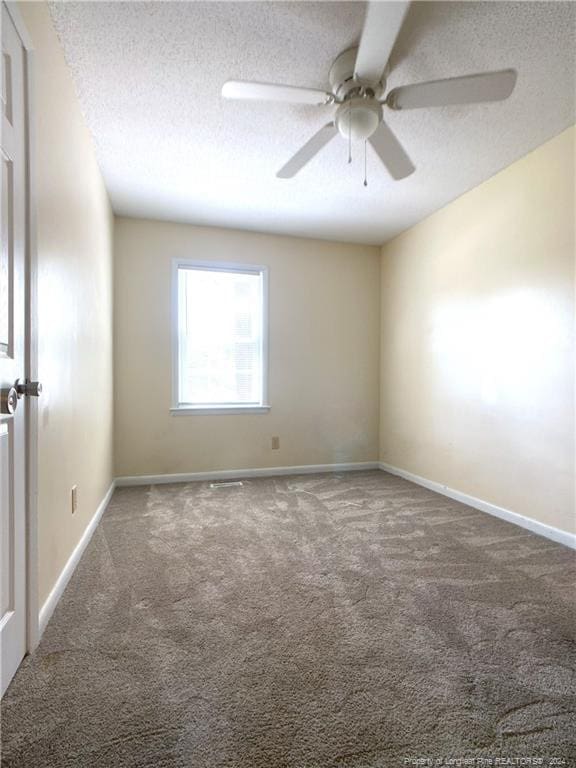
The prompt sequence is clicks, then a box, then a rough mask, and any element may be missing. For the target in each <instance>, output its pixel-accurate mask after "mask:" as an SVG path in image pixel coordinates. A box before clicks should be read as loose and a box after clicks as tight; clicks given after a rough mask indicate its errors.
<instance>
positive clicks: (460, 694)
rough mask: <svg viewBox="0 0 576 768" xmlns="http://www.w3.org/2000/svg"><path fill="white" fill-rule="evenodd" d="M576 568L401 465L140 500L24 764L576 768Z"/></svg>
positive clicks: (51, 645) (15, 745) (46, 693)
mask: <svg viewBox="0 0 576 768" xmlns="http://www.w3.org/2000/svg"><path fill="white" fill-rule="evenodd" d="M575 566H576V562H575V553H574V552H573V551H571V550H569V549H567V548H565V547H563V546H561V545H559V544H555V543H553V542H551V541H548V540H547V539H544V538H540V537H538V536H535V535H533V534H531V533H529V532H527V531H525V530H523V529H521V528H518V527H515V526H513V525H510V524H508V523H505V522H502V521H500V520H498V519H496V518H492V517H490V516H489V515H486V514H484V513H482V512H478V511H476V510H474V509H471V508H469V507H466V506H464V505H462V504H459V503H457V502H454V501H451V500H450V499H447V498H445V497H443V496H439V495H437V494H434V493H432V492H431V491H428V490H426V489H423V488H420V487H418V486H415V485H413V484H411V483H409V482H407V481H405V480H402V479H400V478H397V477H393V476H391V475H389V474H386V473H383V472H377V471H374V472H355V473H346V474H324V475H306V476H294V477H278V478H265V479H255V480H248V481H246V480H245V481H244V482H243V485H242V486H239V487H229V488H219V489H211V488H210V487H209V484H208V483H188V484H178V485H176V484H175V485H163V486H152V487H150V486H147V487H138V488H122V489H119V490H117V491H116V492H115V494H114V496H113V498H112V501H111V503H110V505H109V507H108V510H107V511H106V513H105V515H104V517H103V519H102V522H101V523H100V525H99V527H98V529H97V531H96V533H95V534H94V536H93V538H92V541H91V542H90V544H89V546H88V548H87V550H86V552H85V554H84V556H83V558H82V561H81V563H80V565H79V567H78V569H77V571H76V573H75V574H74V576H73V578H72V580H71V582H70V584H69V586H68V588H67V590H66V592H65V594H64V596H63V598H62V600H61V601H60V603H59V605H58V607H57V609H56V612H55V613H54V616H53V618H52V621H51V622H50V624H49V626H48V628H47V630H46V632H45V635H44V638H43V640H42V643H41V645H40V647H39V649H38V651H37V652H36V653H35V654H34V655H33V656H32V657H28V658H26V659H25V660H24V662H23V664H22V667H21V668H20V670H19V672H18V673H17V675H16V677H15V679H14V681H13V683H12V685H11V686H10V688H9V690H8V692H7V694H6V696H5V699H4V700H3V702H2V713H1V715H2V741H3V744H2V765H3V766H6V768H8V767H10V768H17V767H18V768H23V767H24V766H26V768H48V766H49V767H50V768H68V767H70V766H74V767H75V768H76V767H78V766H79V767H82V768H83V767H84V766H90V768H108V767H110V768H128V766H130V767H131V768H136V767H138V768H144V767H145V766H146V767H150V768H152V766H154V767H155V768H164V767H166V768H167V767H170V768H175V767H178V768H180V767H181V768H184V767H186V768H388V767H389V766H390V767H391V768H396V766H398V767H400V766H416V765H418V766H422V765H425V766H428V765H474V766H476V765H482V766H486V765H524V766H526V765H530V766H532V765H545V766H548V765H556V766H558V765H564V766H565V765H569V766H571V765H576V749H575V746H574V743H575V736H576V720H575V715H574V713H575V711H576V686H575V680H576V677H575V668H576V653H575V643H574V634H575V624H576V605H575V593H576V590H575V586H576V568H575ZM504 758H507V760H506V761H504ZM418 759H420V760H421V762H417V760H418ZM424 759H429V760H430V762H425V761H424ZM465 759H467V761H465ZM490 759H491V760H492V762H489V760H490ZM497 759H498V760H500V762H496V760H497ZM520 759H524V760H526V759H529V760H530V762H519V760H520ZM512 761H514V762H512Z"/></svg>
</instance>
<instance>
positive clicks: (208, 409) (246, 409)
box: [170, 259, 270, 416]
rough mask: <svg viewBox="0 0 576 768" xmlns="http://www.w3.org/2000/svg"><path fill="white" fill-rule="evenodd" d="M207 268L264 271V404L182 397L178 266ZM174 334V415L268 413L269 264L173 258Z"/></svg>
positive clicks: (172, 329) (241, 271) (172, 309)
mask: <svg viewBox="0 0 576 768" xmlns="http://www.w3.org/2000/svg"><path fill="white" fill-rule="evenodd" d="M179 269H206V270H210V271H212V272H214V271H217V270H222V271H223V272H240V273H242V274H246V273H248V274H250V273H252V274H261V275H262V304H263V307H262V309H263V317H262V404H259V405H254V404H247V405H241V404H238V403H234V404H231V405H219V404H214V405H208V404H206V405H198V406H196V405H190V404H188V403H183V404H181V403H180V402H179V399H178V394H179V393H178V381H179V365H180V360H179V347H178V270H179ZM171 293H172V296H171V299H172V306H171V326H172V327H171V337H172V405H171V408H170V413H171V414H172V415H173V416H194V415H196V416H197V415H217V414H249V413H268V411H269V410H270V405H269V402H268V267H264V266H261V265H258V264H238V263H235V262H228V261H198V260H196V259H172V286H171Z"/></svg>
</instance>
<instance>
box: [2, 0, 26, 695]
mask: <svg viewBox="0 0 576 768" xmlns="http://www.w3.org/2000/svg"><path fill="white" fill-rule="evenodd" d="M24 57H25V51H24V48H23V46H22V42H21V40H20V38H19V36H18V33H17V32H16V29H15V27H14V24H13V22H12V20H11V18H10V15H9V13H8V12H7V10H6V8H5V6H4V4H2V132H1V148H2V190H1V207H2V229H1V233H0V236H1V240H2V242H1V246H2V247H1V252H0V389H1V405H0V522H1V528H0V534H1V542H0V545H1V549H0V597H1V604H0V650H1V660H0V695H1V694H3V693H4V691H5V690H6V688H7V687H8V684H9V682H10V680H11V679H12V677H13V675H14V673H15V672H16V669H17V668H18V665H19V664H20V662H21V661H22V658H23V656H24V653H25V651H26V524H25V523H26V423H25V422H26V419H25V415H26V414H25V410H26V398H22V399H18V398H17V397H15V391H14V389H13V387H14V385H15V383H16V381H17V380H18V379H20V380H22V381H23V380H24V376H25V373H26V371H25V364H26V360H25V331H26V329H25V312H26V302H25V298H26V293H25V276H26V189H25V179H26V176H25V174H26V168H25V161H26V155H25V147H26V141H25V138H26V137H25V122H24V62H25V59H24Z"/></svg>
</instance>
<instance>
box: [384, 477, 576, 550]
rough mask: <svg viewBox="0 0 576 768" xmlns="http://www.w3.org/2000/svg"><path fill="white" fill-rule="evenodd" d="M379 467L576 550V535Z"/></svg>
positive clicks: (449, 489)
mask: <svg viewBox="0 0 576 768" xmlns="http://www.w3.org/2000/svg"><path fill="white" fill-rule="evenodd" d="M379 467H380V469H381V470H383V471H384V472H390V474H391V475H398V477H403V478H404V479H405V480H410V482H411V483H416V485H422V486H423V487H424V488H429V489H430V490H431V491H435V492H436V493H441V494H442V495H443V496H448V497H449V498H451V499H454V500H455V501H460V502H462V504H467V505H468V506H469V507H474V509H479V510H480V511H481V512H487V513H488V514H489V515H494V516H495V517H499V518H501V519H502V520H506V521H507V522H509V523H514V524H515V525H519V526H520V527H521V528H526V529H527V530H529V531H532V533H537V534H539V535H540V536H545V537H546V538H547V539H552V541H556V542H558V543H559V544H564V545H565V546H567V547H571V548H572V549H576V534H575V533H569V532H568V531H563V530H561V529H560V528H554V527H552V526H551V525H546V524H545V523H539V522H538V521H537V520H533V519H532V518H530V517H525V516H524V515H520V514H518V513H517V512H512V511H511V510H509V509H504V507H498V506H496V504H491V503H490V502H489V501H484V500H483V499H477V498H476V497H475V496H469V495H468V494H467V493H462V491H456V490H454V488H449V487H448V486H447V485H442V483H437V482H435V481H434V480H428V479H427V478H426V477H420V475H414V474H412V472H407V471H406V470H405V469H400V468H399V467H394V466H392V465H391V464H385V463H383V462H380V464H379Z"/></svg>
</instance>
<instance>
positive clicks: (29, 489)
mask: <svg viewBox="0 0 576 768" xmlns="http://www.w3.org/2000/svg"><path fill="white" fill-rule="evenodd" d="M2 2H3V5H4V6H5V8H6V10H7V12H8V15H9V16H10V18H11V19H12V23H13V24H14V26H15V27H16V31H17V33H18V36H19V37H20V40H21V42H22V46H23V48H24V126H25V127H24V147H25V158H26V159H25V168H24V175H25V180H24V189H25V193H24V194H25V206H26V215H25V236H26V250H25V253H26V256H25V315H26V317H25V323H24V327H25V331H24V337H25V338H24V346H25V362H24V367H25V371H24V375H25V377H26V378H27V379H30V380H32V381H37V380H38V253H37V239H36V200H37V198H36V189H35V184H34V173H33V171H34V169H35V167H36V162H35V160H36V157H35V151H34V148H35V130H34V126H35V122H34V117H35V110H34V104H35V99H34V81H33V75H34V63H35V62H34V46H33V44H32V38H31V37H30V35H29V34H28V30H27V29H26V27H25V25H24V22H23V20H22V16H21V15H20V11H19V9H18V4H17V2H15V1H14V0H2ZM19 405H20V407H21V408H22V407H23V408H24V418H25V433H26V458H25V461H26V468H25V482H26V492H25V511H24V514H25V529H26V651H27V653H32V652H33V651H34V650H35V649H36V647H37V645H38V643H39V641H40V632H39V608H38V399H37V398H36V397H24V398H22V400H21V401H20V404H19Z"/></svg>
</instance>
